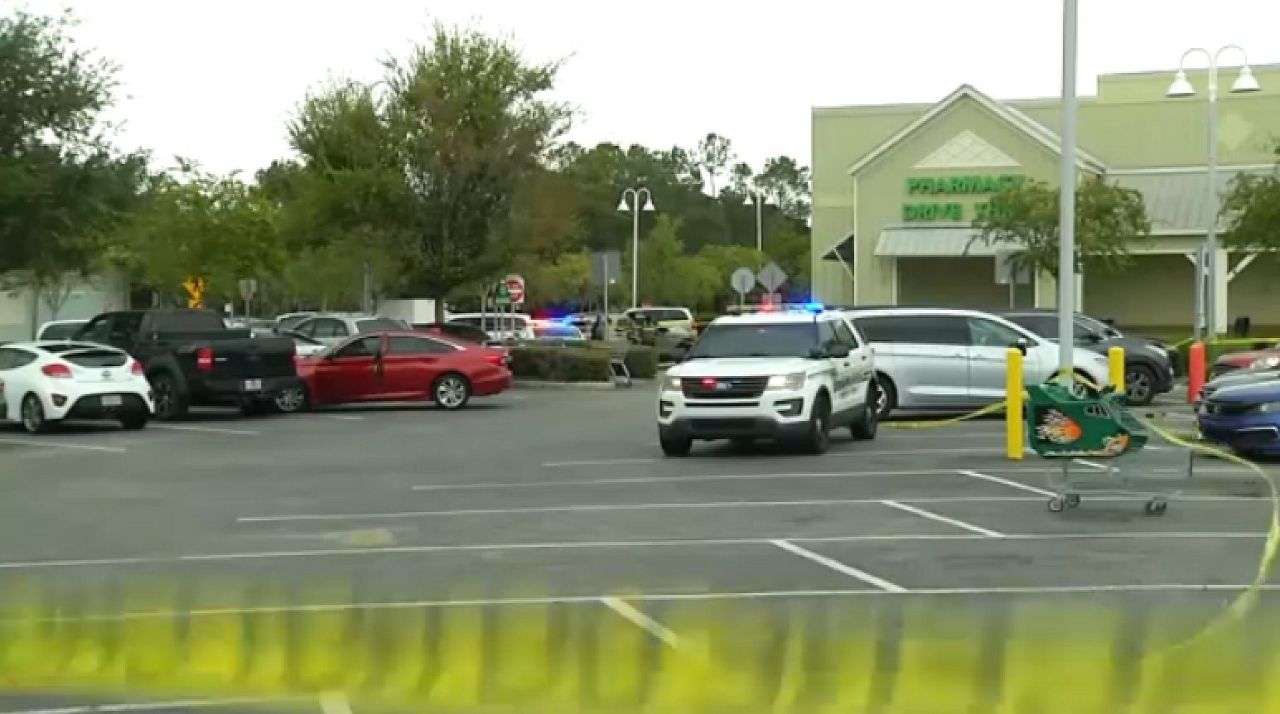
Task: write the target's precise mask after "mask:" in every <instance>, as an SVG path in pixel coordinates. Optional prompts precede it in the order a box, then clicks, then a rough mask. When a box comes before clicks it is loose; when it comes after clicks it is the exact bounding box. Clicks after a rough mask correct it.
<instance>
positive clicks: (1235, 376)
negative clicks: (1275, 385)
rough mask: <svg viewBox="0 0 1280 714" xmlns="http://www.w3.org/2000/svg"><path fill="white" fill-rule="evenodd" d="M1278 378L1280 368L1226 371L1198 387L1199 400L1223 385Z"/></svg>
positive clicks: (1251, 382)
mask: <svg viewBox="0 0 1280 714" xmlns="http://www.w3.org/2000/svg"><path fill="white" fill-rule="evenodd" d="M1275 380H1280V368H1274V367H1273V368H1270V369H1242V370H1238V371H1235V372H1228V373H1227V374H1223V375H1220V376H1217V377H1214V378H1213V379H1211V380H1209V381H1208V382H1206V383H1205V385H1204V386H1203V387H1201V388H1200V397H1199V398H1200V400H1202V401H1203V400H1205V399H1208V398H1209V397H1211V396H1213V394H1214V393H1215V392H1217V391H1218V390H1219V389H1222V388H1224V387H1239V386H1241V385H1245V384H1261V383H1263V382H1271V381H1275Z"/></svg>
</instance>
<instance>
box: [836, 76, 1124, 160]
mask: <svg viewBox="0 0 1280 714" xmlns="http://www.w3.org/2000/svg"><path fill="white" fill-rule="evenodd" d="M962 99H971V100H973V101H974V102H977V103H978V105H979V106H982V107H983V108H985V109H986V110H988V111H990V112H991V113H992V114H993V115H995V116H996V117H997V118H999V119H1002V120H1004V121H1005V122H1007V123H1008V124H1009V125H1011V126H1012V127H1013V128H1015V129H1017V130H1018V131H1021V132H1022V133H1024V134H1026V135H1027V136H1028V137H1030V138H1031V139H1032V140H1034V141H1036V142H1038V143H1040V144H1042V145H1043V146H1045V147H1046V148H1048V149H1049V150H1050V151H1053V152H1055V153H1058V152H1060V151H1061V150H1062V140H1061V139H1060V138H1059V137H1058V135H1057V134H1056V133H1054V132H1053V131H1052V130H1051V129H1049V128H1048V127H1046V126H1045V125H1043V124H1041V123H1040V122H1037V121H1035V120H1034V119H1032V118H1031V117H1029V116H1027V115H1026V114H1024V113H1022V112H1021V111H1019V110H1017V109H1014V108H1013V107H1011V106H1009V105H1008V104H1004V103H1002V102H998V101H996V100H994V99H992V98H991V97H988V96H987V95H985V94H983V93H982V92H979V91H978V90H977V89H975V88H974V87H972V86H971V85H968V84H962V85H960V87H959V88H958V89H956V90H955V91H954V92H952V93H951V94H949V95H947V96H946V98H944V99H943V100H942V101H940V102H938V103H937V104H935V105H933V107H932V108H931V109H929V111H927V112H925V113H924V114H921V115H920V116H919V117H916V119H915V121H913V122H911V123H910V124H907V125H906V126H904V127H903V128H902V129H900V130H899V131H898V132H897V133H896V134H894V135H893V136H890V137H889V138H888V139H885V140H884V141H883V142H881V143H880V144H879V145H877V146H876V147H875V148H874V149H872V150H871V151H869V152H867V153H866V154H864V155H863V156H862V158H860V159H858V160H857V161H856V162H855V163H854V164H853V165H852V166H850V167H849V173H850V174H856V173H858V172H860V171H861V170H862V169H864V168H866V167H867V166H868V165H870V164H871V163H872V162H874V161H875V160H876V159H878V158H880V157H881V156H883V155H884V154H886V153H888V152H889V151H890V150H891V149H893V148H894V147H895V146H897V145H898V144H900V143H902V142H903V141H904V140H906V139H907V138H908V137H909V136H911V135H912V134H914V133H915V132H916V131H918V130H920V129H921V128H922V127H924V126H926V125H927V124H928V123H929V122H931V121H933V119H934V118H936V117H937V116H938V115H940V114H942V113H943V112H944V111H946V110H947V109H948V108H949V107H951V106H952V105H953V104H955V103H957V102H959V101H960V100H962ZM1076 162H1077V164H1078V165H1079V166H1080V167H1081V168H1085V169H1089V170H1092V171H1094V172H1097V173H1102V172H1104V171H1105V170H1106V165H1105V164H1103V163H1102V161H1101V160H1099V159H1097V158H1095V157H1094V156H1092V155H1090V154H1089V153H1088V152H1086V151H1084V150H1082V149H1079V148H1077V149H1076Z"/></svg>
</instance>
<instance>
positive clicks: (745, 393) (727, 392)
mask: <svg viewBox="0 0 1280 714" xmlns="http://www.w3.org/2000/svg"><path fill="white" fill-rule="evenodd" d="M768 384H769V378H768V377H686V378H684V379H682V380H680V389H681V391H682V392H684V395H685V396H686V397H692V398H694V399H758V398H759V397H760V395H762V394H764V388H765V387H766V386H768Z"/></svg>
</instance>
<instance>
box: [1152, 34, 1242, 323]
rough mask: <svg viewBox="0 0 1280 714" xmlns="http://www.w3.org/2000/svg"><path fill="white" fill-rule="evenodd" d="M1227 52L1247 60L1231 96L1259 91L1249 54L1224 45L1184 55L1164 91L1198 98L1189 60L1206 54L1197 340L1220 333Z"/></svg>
mask: <svg viewBox="0 0 1280 714" xmlns="http://www.w3.org/2000/svg"><path fill="white" fill-rule="evenodd" d="M1227 50H1235V51H1236V52H1239V53H1240V56H1241V58H1242V59H1243V60H1244V61H1243V62H1241V63H1240V73H1239V74H1238V75H1236V80H1235V81H1234V82H1232V83H1231V91H1232V93H1235V94H1244V93H1247V92H1256V91H1258V89H1259V86H1258V80H1257V78H1255V77H1254V76H1253V70H1251V69H1249V57H1248V55H1246V54H1245V51H1244V50H1243V49H1241V48H1240V47H1239V46H1238V45H1225V46H1223V47H1220V48H1218V51H1216V52H1210V51H1209V50H1206V49H1204V48H1203V47H1193V48H1191V49H1189V50H1187V51H1186V52H1183V53H1182V59H1180V60H1178V73H1177V74H1175V75H1174V77H1173V82H1172V83H1170V84H1169V89H1168V90H1167V91H1166V92H1165V96H1167V97H1171V98H1178V97H1191V96H1195V93H1196V90H1195V87H1193V86H1191V82H1190V80H1188V79H1187V72H1186V63H1187V59H1188V58H1190V57H1191V56H1192V55H1196V54H1199V55H1204V57H1205V58H1206V59H1207V60H1208V61H1209V120H1208V122H1207V123H1208V127H1207V129H1208V131H1207V139H1208V144H1209V158H1208V170H1207V174H1208V175H1207V177H1206V181H1205V183H1206V185H1207V189H1206V190H1207V191H1208V201H1209V204H1208V205H1209V225H1208V226H1207V227H1206V230H1205V237H1204V256H1205V257H1204V263H1203V265H1200V264H1197V266H1196V271H1197V273H1199V274H1198V275H1196V311H1197V313H1198V314H1197V315H1196V317H1197V318H1198V319H1197V321H1196V322H1197V324H1196V332H1197V336H1198V337H1202V336H1203V334H1202V333H1201V330H1202V329H1203V332H1204V333H1207V334H1208V336H1209V337H1210V338H1212V337H1213V336H1214V335H1216V334H1218V332H1217V328H1218V324H1217V322H1218V317H1217V311H1218V296H1217V287H1218V272H1217V271H1218V67H1219V66H1220V62H1221V60H1222V55H1223V54H1224V53H1225V52H1226V51H1227ZM1198 262H1199V261H1197V263H1198ZM1205 272H1207V273H1208V274H1209V280H1210V282H1212V284H1213V286H1214V288H1213V289H1212V290H1206V289H1205V280H1204V273H1205ZM1202 326H1203V327H1202Z"/></svg>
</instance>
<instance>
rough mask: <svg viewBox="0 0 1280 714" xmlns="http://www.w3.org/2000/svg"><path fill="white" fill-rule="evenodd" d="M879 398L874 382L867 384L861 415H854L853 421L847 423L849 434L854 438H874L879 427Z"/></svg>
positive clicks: (861, 439) (860, 439) (865, 439)
mask: <svg viewBox="0 0 1280 714" xmlns="http://www.w3.org/2000/svg"><path fill="white" fill-rule="evenodd" d="M879 398H880V390H879V389H877V388H876V385H875V382H872V383H871V384H870V385H868V386H867V398H866V400H865V401H864V402H863V404H862V416H859V417H855V418H854V420H853V423H852V424H850V425H849V434H850V435H851V436H853V438H854V439H856V440H858V441H870V440H871V439H874V438H876V431H877V430H878V429H879V427H880V410H879V406H878V400H879Z"/></svg>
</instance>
